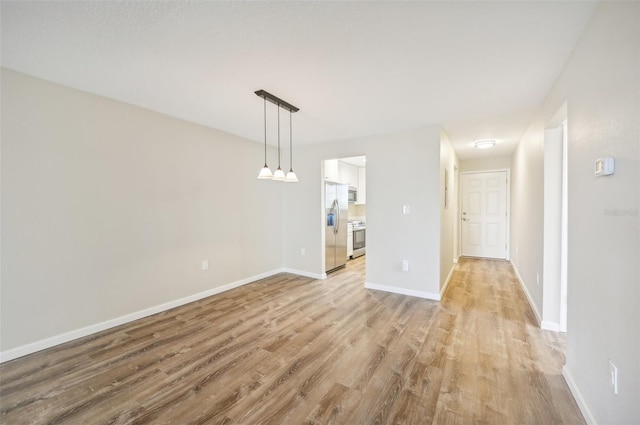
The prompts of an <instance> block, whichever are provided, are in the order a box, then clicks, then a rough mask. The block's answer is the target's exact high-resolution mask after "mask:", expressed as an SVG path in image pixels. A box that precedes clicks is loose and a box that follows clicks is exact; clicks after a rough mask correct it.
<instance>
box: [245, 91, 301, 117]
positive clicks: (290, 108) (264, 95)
mask: <svg viewBox="0 0 640 425" xmlns="http://www.w3.org/2000/svg"><path fill="white" fill-rule="evenodd" d="M255 93H256V95H258V96H259V97H261V98H263V99H266V100H268V101H269V102H271V103H273V104H275V105H278V106H279V107H281V108H284V109H286V110H287V111H289V112H298V111H299V110H300V109H299V108H296V107H295V106H293V105H292V104H290V103H289V102H285V101H284V100H282V99H280V98H279V97H277V96H274V95H272V94H271V93H269V92H267V91H264V90H258V91H257V92H255Z"/></svg>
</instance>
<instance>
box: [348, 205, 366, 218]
mask: <svg viewBox="0 0 640 425" xmlns="http://www.w3.org/2000/svg"><path fill="white" fill-rule="evenodd" d="M366 217H367V206H366V205H355V204H349V220H350V221H352V220H362V221H364V220H366Z"/></svg>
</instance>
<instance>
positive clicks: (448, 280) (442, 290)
mask: <svg viewBox="0 0 640 425" xmlns="http://www.w3.org/2000/svg"><path fill="white" fill-rule="evenodd" d="M457 262H458V261H457V260H454V264H453V266H451V270H449V274H448V275H447V280H445V281H444V285H443V286H442V289H440V299H442V297H443V296H444V293H445V291H446V290H447V288H448V287H449V282H451V278H452V277H453V272H454V270H455V269H456V263H457Z"/></svg>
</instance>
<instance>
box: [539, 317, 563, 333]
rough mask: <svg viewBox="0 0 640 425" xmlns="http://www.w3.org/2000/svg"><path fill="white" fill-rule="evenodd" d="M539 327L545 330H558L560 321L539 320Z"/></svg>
mask: <svg viewBox="0 0 640 425" xmlns="http://www.w3.org/2000/svg"><path fill="white" fill-rule="evenodd" d="M540 328H542V329H544V330H545V331H554V332H560V323H556V322H550V321H548V320H543V321H542V322H540Z"/></svg>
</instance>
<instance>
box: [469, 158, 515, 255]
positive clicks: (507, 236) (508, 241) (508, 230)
mask: <svg viewBox="0 0 640 425" xmlns="http://www.w3.org/2000/svg"><path fill="white" fill-rule="evenodd" d="M497 172H506V173H507V223H506V229H505V243H506V248H505V249H506V252H505V261H511V168H492V169H490V170H473V171H461V172H460V181H459V190H458V205H462V190H463V188H462V176H463V175H467V174H485V173H497ZM457 220H458V221H457V224H458V226H459V228H462V208H458V217H457ZM458 246H459V247H460V251H459V253H460V256H461V257H462V249H461V248H462V231H459V232H458Z"/></svg>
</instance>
